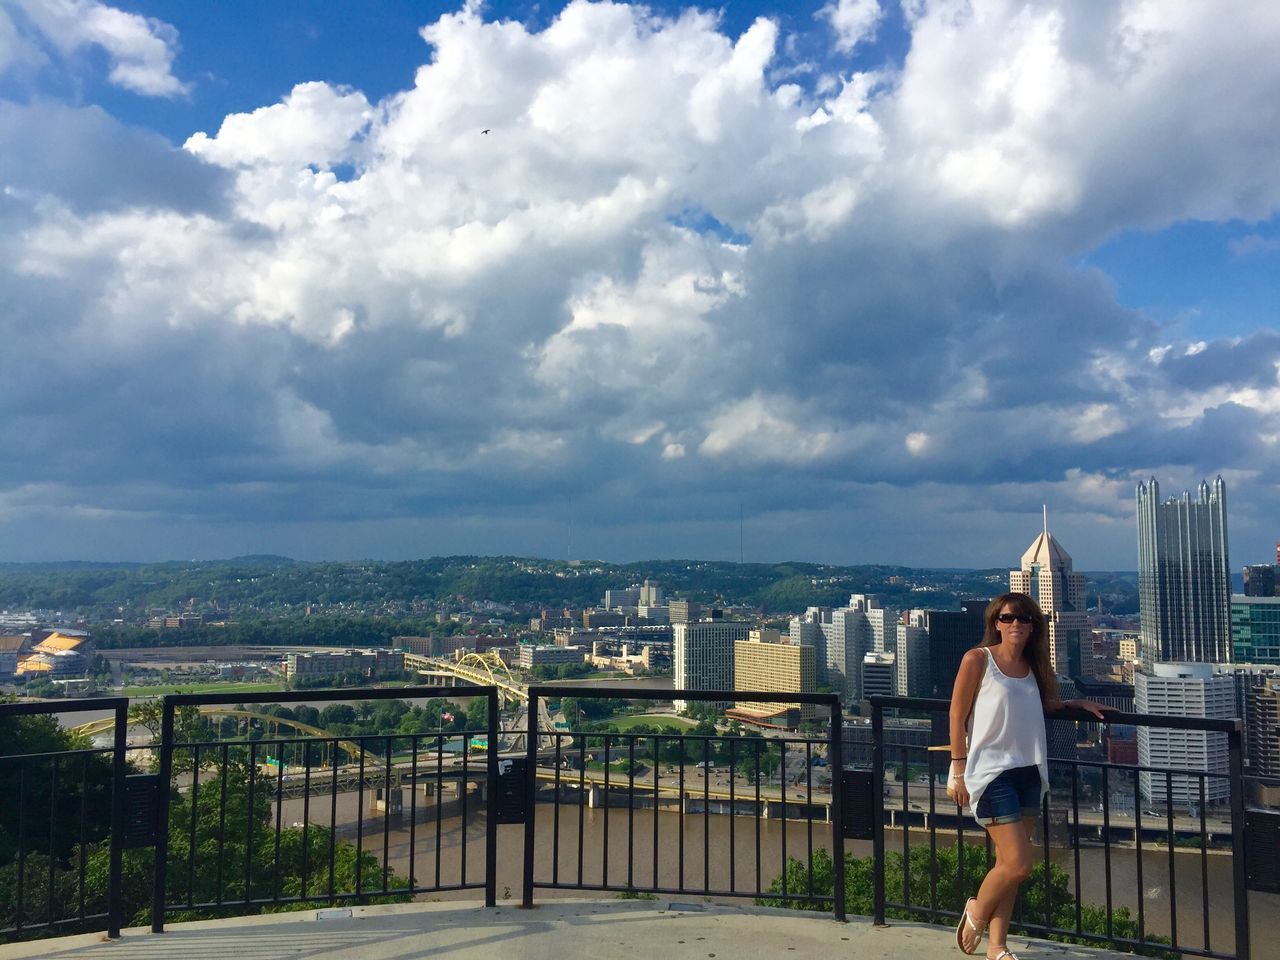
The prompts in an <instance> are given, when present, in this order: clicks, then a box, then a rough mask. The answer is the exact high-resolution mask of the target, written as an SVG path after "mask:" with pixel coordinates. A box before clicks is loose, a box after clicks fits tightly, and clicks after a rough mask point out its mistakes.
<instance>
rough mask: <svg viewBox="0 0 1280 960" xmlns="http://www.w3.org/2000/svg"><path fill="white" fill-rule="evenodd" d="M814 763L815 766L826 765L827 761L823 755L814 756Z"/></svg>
mask: <svg viewBox="0 0 1280 960" xmlns="http://www.w3.org/2000/svg"><path fill="white" fill-rule="evenodd" d="M813 765H814V766H815V767H825V766H826V765H827V761H826V760H823V759H822V757H814V758H813Z"/></svg>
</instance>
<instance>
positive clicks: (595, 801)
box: [587, 784, 604, 809]
mask: <svg viewBox="0 0 1280 960" xmlns="http://www.w3.org/2000/svg"><path fill="white" fill-rule="evenodd" d="M587 806H588V807H590V808H592V809H595V808H596V807H601V806H604V790H602V789H601V788H600V787H597V786H596V785H595V784H592V785H591V786H589V787H587Z"/></svg>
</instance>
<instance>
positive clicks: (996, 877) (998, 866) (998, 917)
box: [973, 817, 1035, 957]
mask: <svg viewBox="0 0 1280 960" xmlns="http://www.w3.org/2000/svg"><path fill="white" fill-rule="evenodd" d="M1034 829H1035V819H1034V818H1033V817H1023V819H1022V820H1021V821H1019V822H1015V823H993V824H991V825H990V826H989V827H987V833H989V834H990V835H991V840H992V842H993V843H994V844H995V847H996V862H995V866H993V867H992V868H991V870H990V871H988V873H987V875H986V877H985V878H983V881H982V886H981V887H979V888H978V896H977V901H978V902H977V904H976V905H975V906H974V910H973V912H974V917H973V920H974V922H975V923H976V924H977V925H978V929H979V930H981V929H982V928H983V926H984V925H985V926H986V927H987V955H988V956H992V957H993V956H995V955H996V954H997V953H999V952H1000V951H1001V950H1003V949H1005V945H1006V939H1007V938H1008V936H1009V921H1010V919H1011V918H1012V917H1013V904H1014V901H1015V900H1016V899H1017V898H1018V887H1019V886H1021V885H1022V881H1024V880H1026V879H1027V877H1029V876H1031V870H1032V868H1033V867H1034V866H1035V862H1034V860H1033V858H1032V855H1031V833H1032V831H1033V830H1034ZM983 921H985V924H984V922H983Z"/></svg>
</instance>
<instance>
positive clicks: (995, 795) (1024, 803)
mask: <svg viewBox="0 0 1280 960" xmlns="http://www.w3.org/2000/svg"><path fill="white" fill-rule="evenodd" d="M1039 815H1040V768H1039V767H1037V766H1036V765H1035V764H1032V765H1031V766H1029V767H1014V768H1013V769H1011V770H1004V771H1002V772H1001V773H999V774H997V775H996V778H995V779H994V780H992V781H991V782H990V783H989V784H987V789H985V790H983V791H982V796H981V797H980V798H979V799H978V806H977V808H976V809H975V810H974V811H973V819H975V820H977V821H978V822H979V823H980V824H982V825H983V826H984V827H987V826H990V825H991V824H993V823H1017V822H1018V821H1019V820H1021V819H1022V818H1023V817H1036V816H1039Z"/></svg>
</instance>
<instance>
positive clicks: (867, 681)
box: [862, 650, 897, 700]
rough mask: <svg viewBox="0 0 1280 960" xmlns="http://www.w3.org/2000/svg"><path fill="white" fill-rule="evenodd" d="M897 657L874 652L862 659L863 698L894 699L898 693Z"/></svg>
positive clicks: (879, 651)
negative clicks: (895, 666)
mask: <svg viewBox="0 0 1280 960" xmlns="http://www.w3.org/2000/svg"><path fill="white" fill-rule="evenodd" d="M896 659H897V657H896V655H894V654H892V653H885V652H884V651H883V650H872V651H871V652H870V653H868V654H867V655H866V656H864V657H863V658H862V698H863V699H864V700H866V699H870V698H871V697H892V696H893V695H894V693H895V692H896V691H897V680H896V679H895V676H894V674H895V673H896V672H897V671H896V670H895V668H894V661H895V660H896Z"/></svg>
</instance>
